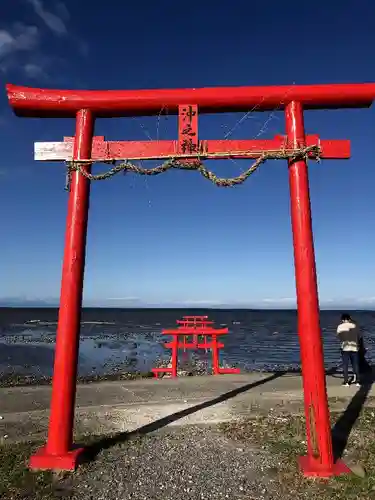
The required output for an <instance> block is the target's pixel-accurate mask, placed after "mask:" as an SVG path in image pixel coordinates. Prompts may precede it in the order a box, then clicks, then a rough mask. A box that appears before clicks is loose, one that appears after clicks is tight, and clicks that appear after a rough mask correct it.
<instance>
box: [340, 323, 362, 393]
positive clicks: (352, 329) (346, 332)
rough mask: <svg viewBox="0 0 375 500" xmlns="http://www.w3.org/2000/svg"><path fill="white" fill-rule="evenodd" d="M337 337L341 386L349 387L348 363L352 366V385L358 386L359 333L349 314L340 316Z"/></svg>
mask: <svg viewBox="0 0 375 500" xmlns="http://www.w3.org/2000/svg"><path fill="white" fill-rule="evenodd" d="M337 336H338V338H339V339H340V341H341V356H342V362H343V372H344V382H343V385H344V386H346V387H348V386H349V362H350V364H351V365H352V368H353V373H354V379H353V382H352V383H355V384H356V385H357V386H359V385H360V384H359V354H358V351H359V346H360V338H361V335H360V331H359V328H358V326H357V324H356V323H355V322H354V321H353V319H352V318H351V317H350V315H349V314H342V315H341V323H340V324H339V325H338V327H337Z"/></svg>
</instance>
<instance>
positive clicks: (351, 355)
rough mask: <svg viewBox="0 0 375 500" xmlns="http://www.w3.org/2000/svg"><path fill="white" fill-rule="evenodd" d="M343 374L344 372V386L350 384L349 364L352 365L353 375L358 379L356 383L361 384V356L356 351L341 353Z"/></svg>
mask: <svg viewBox="0 0 375 500" xmlns="http://www.w3.org/2000/svg"><path fill="white" fill-rule="evenodd" d="M341 356H342V363H343V367H342V369H343V372H344V384H348V383H349V362H350V363H351V365H352V368H353V373H354V375H355V377H356V382H359V356H358V352H354V351H341Z"/></svg>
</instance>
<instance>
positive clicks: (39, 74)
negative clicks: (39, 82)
mask: <svg viewBox="0 0 375 500" xmlns="http://www.w3.org/2000/svg"><path fill="white" fill-rule="evenodd" d="M23 70H24V72H25V73H26V75H27V76H29V77H30V78H43V79H46V78H48V75H47V74H46V72H45V71H44V69H43V68H42V66H40V65H38V64H33V63H28V64H25V66H24V67H23Z"/></svg>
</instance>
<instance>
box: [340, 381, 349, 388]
mask: <svg viewBox="0 0 375 500" xmlns="http://www.w3.org/2000/svg"><path fill="white" fill-rule="evenodd" d="M342 386H343V387H350V385H349V382H343V383H342Z"/></svg>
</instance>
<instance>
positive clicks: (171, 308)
mask: <svg viewBox="0 0 375 500" xmlns="http://www.w3.org/2000/svg"><path fill="white" fill-rule="evenodd" d="M2 309H23V310H26V309H32V310H35V309H55V310H56V309H59V306H58V305H0V311H1V310H2ZM97 309H102V310H106V311H111V310H113V311H198V312H202V311H254V312H256V311H291V312H296V311H297V308H295V307H282V308H281V307H275V308H271V307H259V308H257V307H237V306H233V307H193V306H192V307H186V306H185V307H180V306H168V307H162V306H142V307H129V306H121V307H120V306H117V307H114V306H112V307H107V306H83V307H82V310H83V311H88V310H89V311H92V310H97ZM320 311H327V312H329V311H340V312H341V311H358V312H375V309H374V308H363V307H362V308H358V307H354V306H342V307H325V306H321V307H320Z"/></svg>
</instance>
